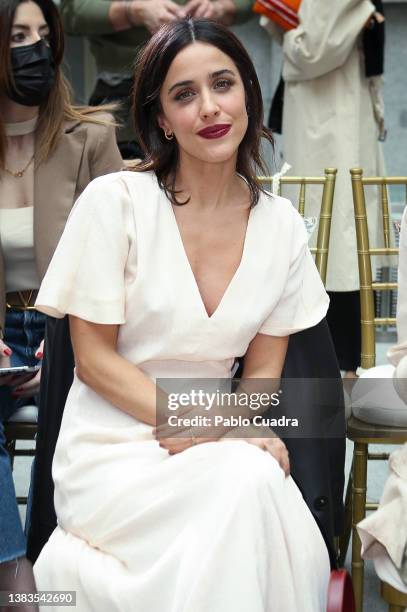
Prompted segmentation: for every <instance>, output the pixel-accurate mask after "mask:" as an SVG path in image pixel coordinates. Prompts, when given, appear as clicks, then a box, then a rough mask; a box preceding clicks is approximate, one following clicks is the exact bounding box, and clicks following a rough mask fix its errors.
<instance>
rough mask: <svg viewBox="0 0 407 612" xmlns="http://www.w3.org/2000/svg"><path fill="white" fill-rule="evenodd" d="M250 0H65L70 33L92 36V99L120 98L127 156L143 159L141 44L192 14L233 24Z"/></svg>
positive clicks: (121, 131) (244, 13) (120, 134)
mask: <svg viewBox="0 0 407 612" xmlns="http://www.w3.org/2000/svg"><path fill="white" fill-rule="evenodd" d="M250 9H251V1H250V0H188V1H186V0H177V1H176V2H175V1H174V0H154V1H152V0H112V1H104V2H101V1H100V0H62V1H61V16H62V19H63V22H64V26H65V30H66V32H67V33H69V34H73V35H82V36H86V37H88V38H89V41H90V49H91V52H92V55H93V56H94V58H95V62H96V72H97V82H96V85H95V89H94V91H93V93H92V95H91V98H90V101H89V102H90V104H92V105H98V104H102V103H105V102H112V101H114V102H120V104H121V107H122V110H121V112H120V114H119V117H120V122H121V123H122V127H121V128H120V129H119V131H118V135H117V138H118V143H119V148H120V151H121V153H122V156H123V159H134V158H139V157H141V156H142V155H143V153H142V150H141V148H140V146H139V144H138V143H137V141H136V140H135V138H134V128H133V124H132V119H131V113H130V95H131V90H132V86H133V79H132V72H133V70H132V67H133V63H134V59H135V57H136V54H137V49H138V48H139V47H140V46H141V45H142V44H143V43H144V42H146V40H148V38H149V36H151V34H152V33H153V32H155V31H156V30H157V29H158V28H159V27H160V26H161V25H163V24H166V23H172V22H174V21H176V20H177V19H180V18H182V17H185V15H187V14H189V15H191V16H193V17H205V18H209V19H214V20H216V21H218V22H219V23H223V24H225V25H231V24H232V23H237V22H241V21H244V20H245V19H247V18H248V17H249V16H250V15H251V12H250Z"/></svg>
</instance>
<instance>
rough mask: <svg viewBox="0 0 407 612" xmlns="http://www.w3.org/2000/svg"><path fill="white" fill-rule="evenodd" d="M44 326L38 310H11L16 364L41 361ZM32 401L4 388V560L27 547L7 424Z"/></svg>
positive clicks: (9, 331)
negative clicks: (6, 437)
mask: <svg viewBox="0 0 407 612" xmlns="http://www.w3.org/2000/svg"><path fill="white" fill-rule="evenodd" d="M44 327H45V316H44V315H43V314H41V313H39V312H37V311H34V310H8V311H7V313H6V325H5V332H4V342H5V343H6V344H7V346H9V347H10V348H11V350H12V351H13V354H12V356H11V365H12V366H19V365H30V366H32V365H36V364H38V363H39V361H38V359H36V357H35V352H36V350H37V349H38V347H39V345H40V342H41V340H42V339H43V338H44ZM32 401H33V400H32V399H31V398H29V399H27V398H21V399H18V400H15V399H13V398H12V396H11V389H10V387H6V386H5V387H0V563H2V562H4V561H10V560H12V559H15V558H17V557H21V556H22V555H25V550H26V541H25V537H24V534H23V530H22V527H21V521H20V516H19V512H18V506H17V502H16V497H15V489H14V483H13V476H12V472H11V466H10V458H9V456H8V453H7V450H6V440H5V435H4V427H3V423H4V422H5V421H7V420H8V419H9V418H10V416H11V415H12V414H13V412H14V411H15V410H16V409H17V408H18V407H19V406H21V405H24V404H27V403H32ZM27 511H28V509H27Z"/></svg>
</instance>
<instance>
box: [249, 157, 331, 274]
mask: <svg viewBox="0 0 407 612" xmlns="http://www.w3.org/2000/svg"><path fill="white" fill-rule="evenodd" d="M336 172H337V170H336V168H325V174H324V176H317V177H310V176H307V177H299V176H282V177H281V178H280V179H279V184H280V187H279V190H278V195H281V192H282V186H284V185H299V187H300V189H299V198H298V212H299V213H300V215H301V216H302V217H303V216H304V214H305V199H306V186H307V185H322V197H321V208H320V215H319V224H318V234H317V243H316V247H315V248H311V249H310V250H311V253H313V254H314V255H315V264H316V266H317V269H318V272H319V274H320V276H321V278H322V281H323V283H324V285H325V282H326V270H327V265H328V250H329V237H330V233H331V220H332V208H333V200H334V191H335V181H336ZM258 178H259V180H260V182H261V183H262V184H265V185H268V186H271V184H272V182H273V177H272V176H259V177H258Z"/></svg>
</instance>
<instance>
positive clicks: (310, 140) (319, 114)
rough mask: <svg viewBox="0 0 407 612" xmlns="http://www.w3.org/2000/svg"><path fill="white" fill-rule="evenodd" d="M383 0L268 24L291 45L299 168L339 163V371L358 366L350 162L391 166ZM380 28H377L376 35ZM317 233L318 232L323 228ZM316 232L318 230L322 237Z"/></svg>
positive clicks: (334, 314)
mask: <svg viewBox="0 0 407 612" xmlns="http://www.w3.org/2000/svg"><path fill="white" fill-rule="evenodd" d="M378 7H379V8H380V9H381V10H382V7H381V2H379V1H378V0H375V2H374V3H373V2H371V1H370V0H342V1H341V2H333V3H331V2H326V1H325V0H302V2H301V6H300V9H299V21H300V23H299V25H298V27H296V28H295V29H292V30H290V31H288V32H286V33H284V32H283V30H282V29H280V28H279V27H277V26H276V25H275V24H274V23H272V22H271V21H269V20H267V19H266V18H263V17H262V18H261V23H262V24H263V25H264V26H265V27H266V28H267V30H268V31H269V32H270V33H271V35H272V36H274V37H275V38H277V40H279V41H280V42H281V44H282V46H283V79H284V84H285V86H284V106H283V138H284V141H283V149H284V157H285V159H286V160H287V162H288V163H290V164H291V166H292V171H291V172H292V174H294V175H300V176H306V175H309V176H313V175H320V174H321V173H322V171H323V169H324V168H325V167H327V166H334V167H336V168H338V175H337V180H336V188H335V200H334V207H333V215H332V226H331V237H330V245H329V260H328V273H327V282H326V287H327V289H328V292H329V295H330V299H331V303H330V307H329V310H328V315H327V319H328V323H329V327H330V330H331V333H332V337H333V341H334V345H335V349H336V353H337V356H338V361H339V365H340V367H341V370H343V371H345V374H346V375H347V376H349V377H355V376H356V370H357V368H358V366H359V365H360V351H361V346H360V303H359V300H360V297H359V275H358V262H357V251H356V232H355V221H354V212H353V200H352V190H351V182H350V178H349V168H352V167H355V166H360V167H362V168H363V169H364V173H365V175H366V176H378V175H379V176H380V175H383V174H384V162H383V156H382V148H381V143H380V142H379V141H378V140H379V139H384V136H385V130H384V118H383V104H382V98H381V74H382V72H383V56H384V54H383V45H384V31H383V28H384V18H383V15H382V14H381V13H380V12H379V11H378V10H377V8H378ZM376 30H377V31H378V32H377V36H376ZM366 197H367V199H366V205H367V209H368V216H369V228H370V230H371V235H370V237H371V243H372V244H374V245H375V246H378V247H379V246H381V245H382V244H383V232H382V221H381V212H380V204H379V199H378V197H377V192H376V191H375V190H370V191H368V192H367V194H366ZM319 209H320V194H319V193H318V192H317V191H314V192H313V190H312V189H309V190H308V193H307V214H308V215H311V216H316V217H318V216H319ZM315 236H316V233H315ZM315 236H314V237H313V238H315Z"/></svg>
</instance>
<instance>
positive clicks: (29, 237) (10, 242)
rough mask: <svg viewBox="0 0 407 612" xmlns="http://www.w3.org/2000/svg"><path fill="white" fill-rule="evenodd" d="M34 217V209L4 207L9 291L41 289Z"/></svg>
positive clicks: (1, 223)
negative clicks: (35, 246)
mask: <svg viewBox="0 0 407 612" xmlns="http://www.w3.org/2000/svg"><path fill="white" fill-rule="evenodd" d="M33 216H34V207H33V206H25V207H23V208H1V207H0V239H1V246H2V251H3V257H4V269H5V283H6V292H8V291H24V290H26V289H38V288H39V286H40V280H39V278H38V272H37V268H36V265H35V257H34V233H33Z"/></svg>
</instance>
